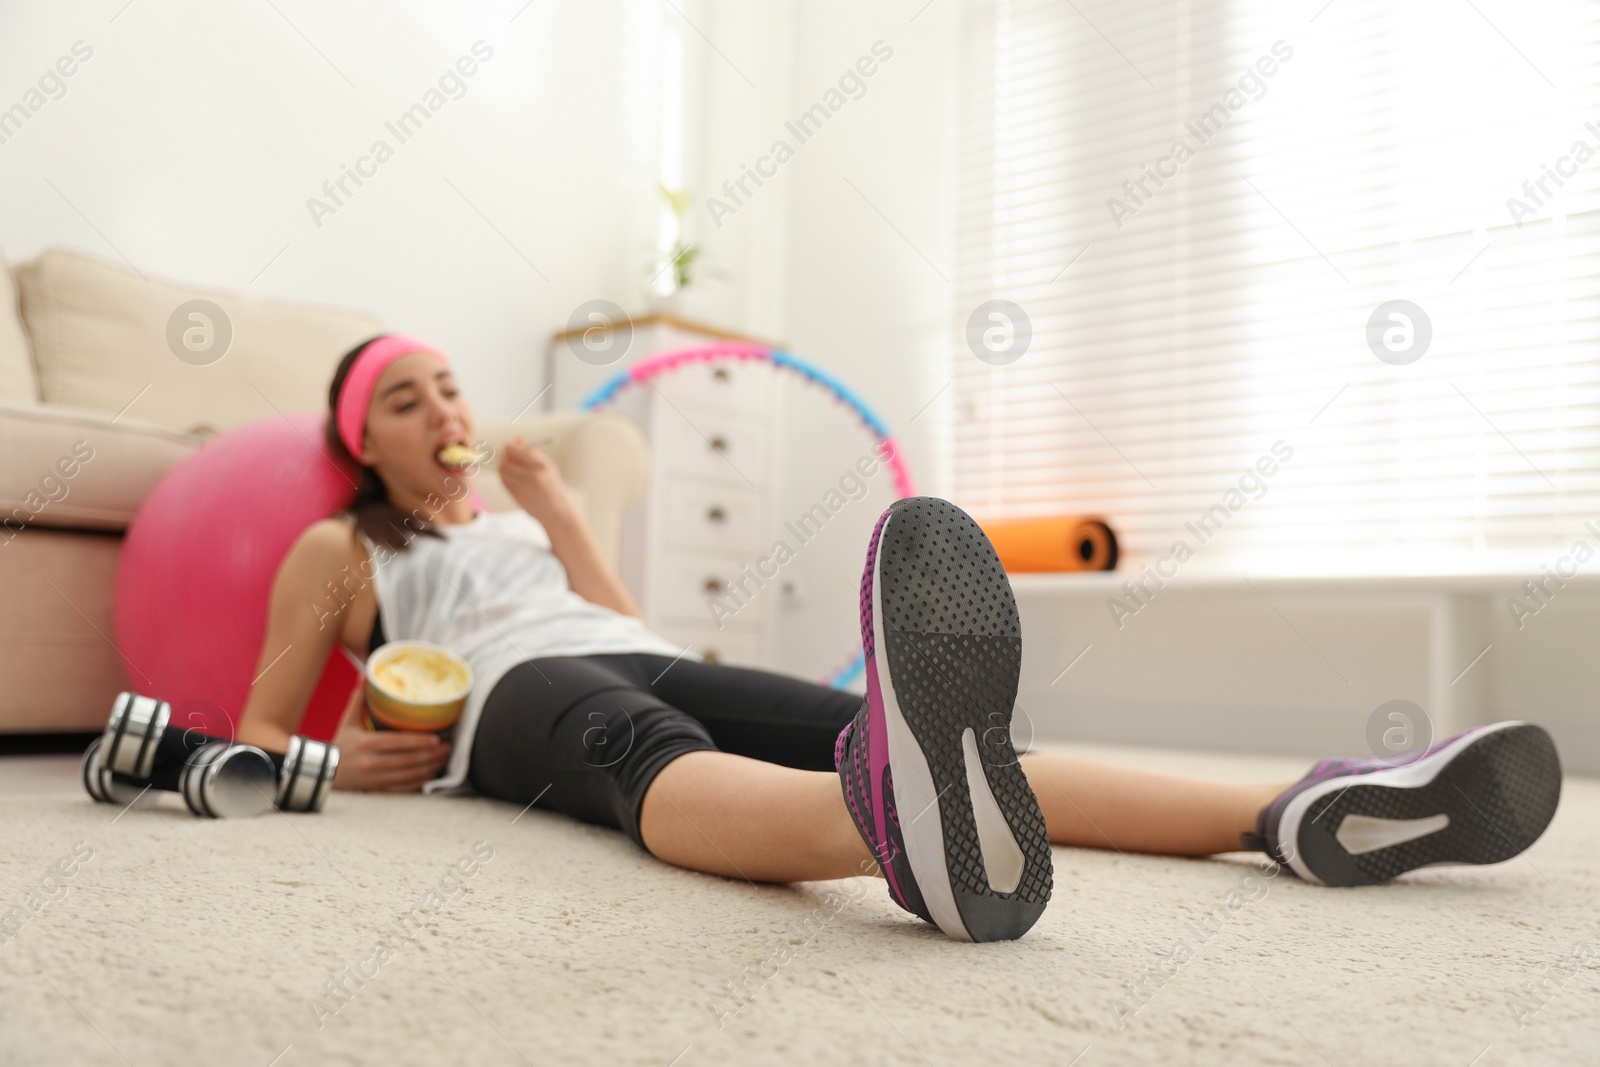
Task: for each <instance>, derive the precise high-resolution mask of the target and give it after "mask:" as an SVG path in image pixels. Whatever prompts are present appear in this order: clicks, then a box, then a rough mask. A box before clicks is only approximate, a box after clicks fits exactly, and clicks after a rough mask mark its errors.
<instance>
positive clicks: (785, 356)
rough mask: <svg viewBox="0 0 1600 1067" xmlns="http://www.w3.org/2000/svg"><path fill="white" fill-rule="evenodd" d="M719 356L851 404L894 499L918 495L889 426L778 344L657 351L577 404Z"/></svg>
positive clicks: (851, 676) (850, 669) (850, 676)
mask: <svg viewBox="0 0 1600 1067" xmlns="http://www.w3.org/2000/svg"><path fill="white" fill-rule="evenodd" d="M718 359H742V360H750V361H755V362H761V363H766V364H767V365H768V366H771V367H774V368H776V369H778V370H784V371H788V372H790V373H793V374H798V375H799V376H800V377H801V378H803V379H805V380H806V381H808V382H810V383H811V384H813V385H816V386H819V387H821V388H822V389H823V390H824V391H825V392H827V393H829V394H831V395H832V396H833V398H834V399H835V400H837V401H838V402H839V403H841V404H843V405H844V406H845V407H847V408H849V409H850V411H851V412H852V413H853V414H854V415H855V417H856V418H857V419H859V420H860V422H861V424H862V425H863V426H865V427H866V428H867V429H868V430H869V431H870V432H871V433H872V435H873V437H874V438H875V439H876V440H877V441H879V442H881V443H886V444H887V445H888V446H889V447H888V448H887V449H885V450H884V451H887V452H888V454H889V458H888V463H889V469H890V470H891V471H893V473H894V490H895V493H896V494H898V495H897V496H896V498H895V499H897V500H898V499H903V498H905V497H909V496H916V495H917V493H916V489H915V487H914V486H913V484H912V481H911V471H910V470H909V469H908V468H907V467H906V461H905V457H904V455H903V454H902V453H901V450H900V446H899V444H898V443H897V442H896V441H895V439H894V436H893V435H892V434H890V432H889V427H888V425H887V424H885V423H884V421H883V420H882V419H880V418H879V417H878V415H877V413H876V412H875V411H873V410H872V408H871V407H870V406H869V405H868V404H867V402H866V401H865V400H863V399H861V397H859V396H857V395H856V394H855V393H854V392H852V391H851V390H850V388H849V387H848V386H846V385H845V384H844V383H843V382H841V381H840V380H839V379H838V378H835V377H834V376H833V375H831V374H829V373H828V372H827V371H825V370H823V369H822V368H820V367H815V366H812V365H811V364H810V363H807V362H806V361H805V360H803V359H801V358H800V357H798V356H796V355H793V354H792V353H789V352H785V351H783V350H782V349H778V348H768V347H766V346H765V345H755V344H748V343H744V342H735V341H729V342H726V343H723V344H715V345H706V346H704V347H701V348H685V349H680V350H679V351H677V352H666V353H663V354H662V355H659V356H652V357H651V358H650V359H647V360H644V361H643V362H641V363H636V364H635V365H633V366H632V367H629V368H628V369H627V370H623V371H619V372H618V373H617V374H616V375H615V376H614V377H612V378H611V379H609V380H608V381H606V383H605V384H604V385H602V386H600V388H598V389H596V390H595V391H594V392H593V393H591V394H590V395H589V396H588V397H587V398H585V399H584V401H583V403H581V404H579V405H578V407H579V408H580V409H581V410H583V411H594V410H595V409H597V408H601V407H604V406H605V405H607V404H609V403H611V402H612V401H614V400H616V398H617V397H618V395H619V394H621V393H622V392H623V391H624V390H625V389H628V388H630V387H632V386H635V385H643V384H645V383H647V382H649V381H650V380H651V379H653V378H657V377H660V376H661V375H663V374H669V373H671V372H672V371H675V370H678V369H680V368H682V367H686V366H688V365H690V364H693V363H710V362H712V361H714V360H718ZM865 668H866V661H865V659H864V658H863V656H862V654H861V653H860V652H857V653H855V654H854V656H852V657H851V659H850V660H849V661H848V662H847V663H846V664H845V665H844V666H842V667H840V668H839V669H838V670H835V671H833V672H832V673H831V674H830V675H829V676H828V677H827V678H826V679H824V684H826V685H830V686H832V687H833V688H835V689H843V688H844V687H845V686H847V685H849V684H850V683H851V682H852V681H854V680H855V679H856V678H857V677H858V676H859V675H860V674H861V673H862V671H863V670H864V669H865Z"/></svg>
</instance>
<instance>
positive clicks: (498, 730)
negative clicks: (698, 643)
mask: <svg viewBox="0 0 1600 1067" xmlns="http://www.w3.org/2000/svg"><path fill="white" fill-rule="evenodd" d="M861 700H862V698H861V696H860V695H859V694H853V693H846V692H843V691H841V690H837V689H829V688H827V687H826V686H821V685H816V684H813V683H811V682H806V681H801V680H800V679H798V678H791V677H789V676H787V675H782V674H774V673H772V672H771V671H761V670H753V669H750V668H746V667H729V666H724V665H722V664H716V663H701V662H700V661H698V660H689V659H679V660H678V661H676V662H674V661H673V660H672V659H671V657H668V656H657V655H652V654H647V653H640V652H630V653H622V654H616V655H601V656H548V657H544V658H541V659H533V660H527V661H525V662H523V663H519V664H518V665H517V666H515V667H513V668H512V669H511V670H509V671H507V672H506V674H505V675H504V677H502V678H501V679H500V681H499V682H498V683H497V684H496V685H495V687H494V689H493V690H492V691H491V692H490V693H489V696H488V699H487V700H486V701H485V702H484V705H483V713H482V715H481V717H480V718H479V719H478V730H477V734H476V735H475V736H474V738H473V742H472V759H471V762H470V764H469V766H468V769H467V776H468V778H469V779H470V781H471V782H472V785H473V787H474V788H475V789H477V790H478V791H479V792H480V793H484V794H486V795H488V796H491V797H496V798H498V799H500V800H509V801H512V802H514V803H517V804H529V803H532V804H534V806H536V807H540V808H547V809H549V810H551V811H559V812H564V813H566V814H567V815H571V816H573V817H574V818H577V819H581V820H583V821H584V822H588V823H595V824H597V825H599V826H610V827H614V828H616V829H619V830H621V831H623V832H624V833H626V834H627V835H628V836H629V837H631V838H633V840H634V841H635V842H637V843H638V844H639V845H640V847H644V839H643V838H642V837H641V836H640V834H639V809H640V806H641V805H642V804H643V803H644V794H645V791H646V790H647V789H649V787H650V783H651V782H652V781H653V780H654V779H655V776H656V775H657V774H658V773H659V772H660V771H661V768H663V767H665V766H666V765H667V764H668V763H669V762H671V761H672V760H674V759H676V758H677V757H679V756H681V755H683V754H684V753H685V752H697V751H719V750H720V751H723V752H731V753H734V754H735V755H740V756H749V757H750V758H752V759H758V760H765V761H766V762H768V763H779V764H782V765H783V766H785V767H796V768H799V769H801V770H812V771H831V770H833V746H834V742H835V740H836V739H837V738H838V736H839V731H840V730H842V729H844V727H845V725H846V724H847V723H849V722H850V720H851V719H852V718H854V717H855V714H856V712H857V711H858V710H859V709H860V707H861Z"/></svg>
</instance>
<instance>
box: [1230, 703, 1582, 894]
mask: <svg viewBox="0 0 1600 1067" xmlns="http://www.w3.org/2000/svg"><path fill="white" fill-rule="evenodd" d="M1560 799H1561V760H1560V758H1559V757H1558V756H1557V755H1556V746H1555V742H1553V741H1552V740H1551V739H1550V735H1549V734H1548V733H1546V732H1545V730H1544V728H1543V727H1540V726H1535V725H1534V724H1532V723H1526V722H1500V723H1495V724H1494V725H1493V726H1480V727H1477V728H1476V729H1472V730H1467V731H1466V732H1464V733H1459V734H1456V735H1455V736H1454V737H1449V738H1446V739H1445V740H1443V741H1440V742H1439V743H1438V744H1436V745H1433V746H1431V747H1430V748H1428V749H1426V750H1424V751H1423V752H1421V753H1418V754H1416V755H1414V756H1407V757H1404V759H1403V761H1399V762H1397V761H1396V760H1395V759H1393V758H1389V759H1383V758H1379V759H1328V760H1323V761H1322V762H1321V763H1319V764H1317V765H1316V766H1315V767H1313V768H1311V771H1310V773H1308V774H1307V775H1306V776H1305V777H1304V778H1302V779H1300V781H1298V782H1296V783H1295V784H1294V785H1292V786H1290V787H1289V789H1287V790H1285V791H1284V793H1283V794H1282V795H1281V796H1279V797H1278V798H1277V799H1276V800H1274V801H1273V802H1272V803H1271V804H1268V805H1267V806H1266V807H1265V808H1263V809H1262V810H1261V817H1260V820H1259V821H1258V823H1257V825H1256V832H1255V833H1253V834H1248V833H1247V834H1242V835H1240V840H1241V844H1242V845H1243V846H1244V848H1246V849H1248V850H1252V851H1259V852H1265V853H1267V854H1268V855H1270V856H1272V857H1273V858H1274V859H1276V860H1277V861H1278V862H1279V863H1282V864H1285V865H1286V866H1288V867H1289V868H1290V869H1291V870H1293V871H1294V872H1295V873H1296V874H1298V875H1299V876H1300V877H1301V878H1303V879H1305V880H1306V881H1308V882H1312V883H1315V884H1316V885H1377V884H1378V883H1380V882H1387V881H1389V880H1390V879H1391V878H1394V877H1395V876H1397V875H1400V874H1404V873H1405V872H1406V871H1410V870H1415V869H1416V868H1418V867H1434V866H1441V865H1449V864H1461V863H1477V864H1483V863H1501V862H1503V861H1505V860H1508V859H1511V858H1512V857H1513V856H1516V855H1518V854H1519V853H1521V852H1522V851H1523V850H1524V849H1526V848H1527V847H1528V846H1529V845H1531V844H1533V843H1534V842H1535V841H1537V840H1538V839H1539V835H1540V834H1542V833H1544V828H1545V827H1546V826H1549V825H1550V820H1551V818H1552V817H1553V816H1554V815H1555V812H1556V803H1557V801H1559V800H1560Z"/></svg>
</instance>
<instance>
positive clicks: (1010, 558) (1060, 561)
mask: <svg viewBox="0 0 1600 1067" xmlns="http://www.w3.org/2000/svg"><path fill="white" fill-rule="evenodd" d="M979 525H980V526H981V527H983V532H984V533H985V534H987V535H988V537H989V540H990V541H991V542H993V544H994V550H995V552H996V553H998V554H999V556H1000V563H1001V564H1002V565H1003V566H1004V567H1005V569H1006V573H1008V574H1023V573H1028V572H1038V571H1109V570H1112V569H1114V568H1115V567H1116V565H1117V535H1116V534H1114V533H1112V532H1111V527H1109V526H1107V525H1106V524H1105V522H1104V521H1103V520H1101V519H1097V518H1094V517H1092V516H1088V515H1063V516H1060V517H1056V518H1047V519H1012V520H1007V521H1000V520H994V521H990V522H982V523H979Z"/></svg>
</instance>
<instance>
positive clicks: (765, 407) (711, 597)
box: [547, 316, 782, 667]
mask: <svg viewBox="0 0 1600 1067" xmlns="http://www.w3.org/2000/svg"><path fill="white" fill-rule="evenodd" d="M730 339H735V340H744V339H743V338H730V336H729V335H727V334H724V333H719V332H717V331H712V330H709V329H707V328H704V327H700V326H698V325H697V324H694V323H691V322H687V321H685V320H681V319H676V318H672V317H669V316H650V317H647V318H643V319H639V320H635V322H634V324H633V334H632V338H631V341H630V342H629V344H628V348H627V352H626V354H625V356H624V357H623V358H622V359H621V360H619V361H617V362H615V363H611V364H608V365H604V366H597V365H594V364H591V363H587V362H585V361H583V360H580V359H578V358H577V357H576V356H575V355H573V354H572V352H571V351H570V350H569V349H568V346H567V343H566V340H567V335H565V334H558V335H557V336H556V337H555V338H554V339H553V341H552V344H551V348H550V363H549V374H550V379H549V380H550V382H551V383H552V384H551V388H550V390H549V392H548V393H547V398H548V399H547V406H549V407H550V408H551V409H552V410H564V409H570V408H573V407H576V406H577V405H578V404H580V403H582V402H583V401H584V400H585V399H586V398H587V397H588V396H590V395H591V394H592V393H593V392H594V390H595V389H598V388H599V387H600V386H601V385H603V384H604V383H605V382H606V381H607V380H609V379H610V378H612V377H614V376H615V375H616V374H617V373H619V372H620V371H623V370H626V369H627V368H628V367H630V366H633V365H634V364H637V363H639V362H642V361H643V360H646V359H649V358H651V357H652V356H656V355H660V354H662V353H665V352H670V351H677V350H680V349H684V348H693V347H701V346H704V345H712V344H716V343H717V342H718V341H721V340H730ZM780 385H781V383H780V382H779V381H778V377H777V374H776V373H775V372H774V371H773V369H772V368H771V367H770V366H768V365H766V364H765V363H763V362H759V361H754V360H742V359H738V358H737V357H728V358H723V359H718V360H715V361H714V362H709V363H693V364H688V365H685V366H683V367H680V368H678V369H676V370H674V371H670V372H668V373H666V374H663V375H660V376H659V377H657V378H655V379H653V380H652V381H651V382H649V383H646V384H642V385H640V384H636V385H632V386H630V387H629V388H627V389H625V390H624V391H623V392H622V393H621V394H620V395H619V396H618V398H617V400H616V401H614V402H613V403H614V406H615V409H616V410H618V411H621V412H624V413H625V414H628V415H630V416H632V417H633V418H634V419H635V420H637V421H638V423H639V425H640V426H642V427H643V428H644V431H645V433H646V434H647V435H648V436H649V438H650V443H651V446H652V450H653V452H654V459H655V466H654V472H653V476H652V479H651V486H650V492H649V495H648V497H647V498H646V500H645V502H644V504H643V505H642V506H641V507H638V508H635V509H633V510H632V511H631V512H630V513H629V514H628V516H627V518H626V519H625V521H624V526H623V534H622V565H621V568H620V571H621V575H622V579H623V581H624V582H625V583H626V584H627V586H628V589H629V591H630V592H631V593H632V594H633V595H634V597H635V599H637V600H638V602H639V607H640V609H641V610H642V611H643V612H644V620H645V623H646V624H647V625H648V626H649V627H650V628H651V629H652V630H655V631H656V632H657V633H659V634H661V635H662V636H664V637H666V638H668V639H669V640H672V641H676V642H678V643H679V644H682V645H684V646H686V647H688V648H690V649H692V650H693V651H695V652H697V653H699V654H700V655H702V656H704V657H705V658H706V659H708V660H715V661H718V662H723V663H733V664H739V665H743V666H754V667H767V666H771V664H772V660H773V650H772V648H771V640H772V632H773V618H774V613H775V605H776V604H777V601H778V592H779V590H778V589H777V581H776V579H775V578H771V577H766V576H764V575H763V573H762V572H763V571H766V572H767V574H769V575H770V574H773V573H774V571H775V569H776V568H774V567H772V566H771V565H770V564H767V565H766V566H763V561H764V560H766V559H767V558H768V557H769V555H770V553H771V551H772V547H773V544H774V542H775V541H776V540H777V536H776V534H775V532H774V531H775V528H776V526H777V523H776V522H775V520H774V515H775V510H774V504H775V501H776V500H777V497H778V494H777V484H776V483H777V477H778V470H779V457H778V455H777V453H778V445H779V442H780V440H781V434H780V432H779V429H780V426H779V423H780V419H781V415H782V404H781V396H780Z"/></svg>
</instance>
